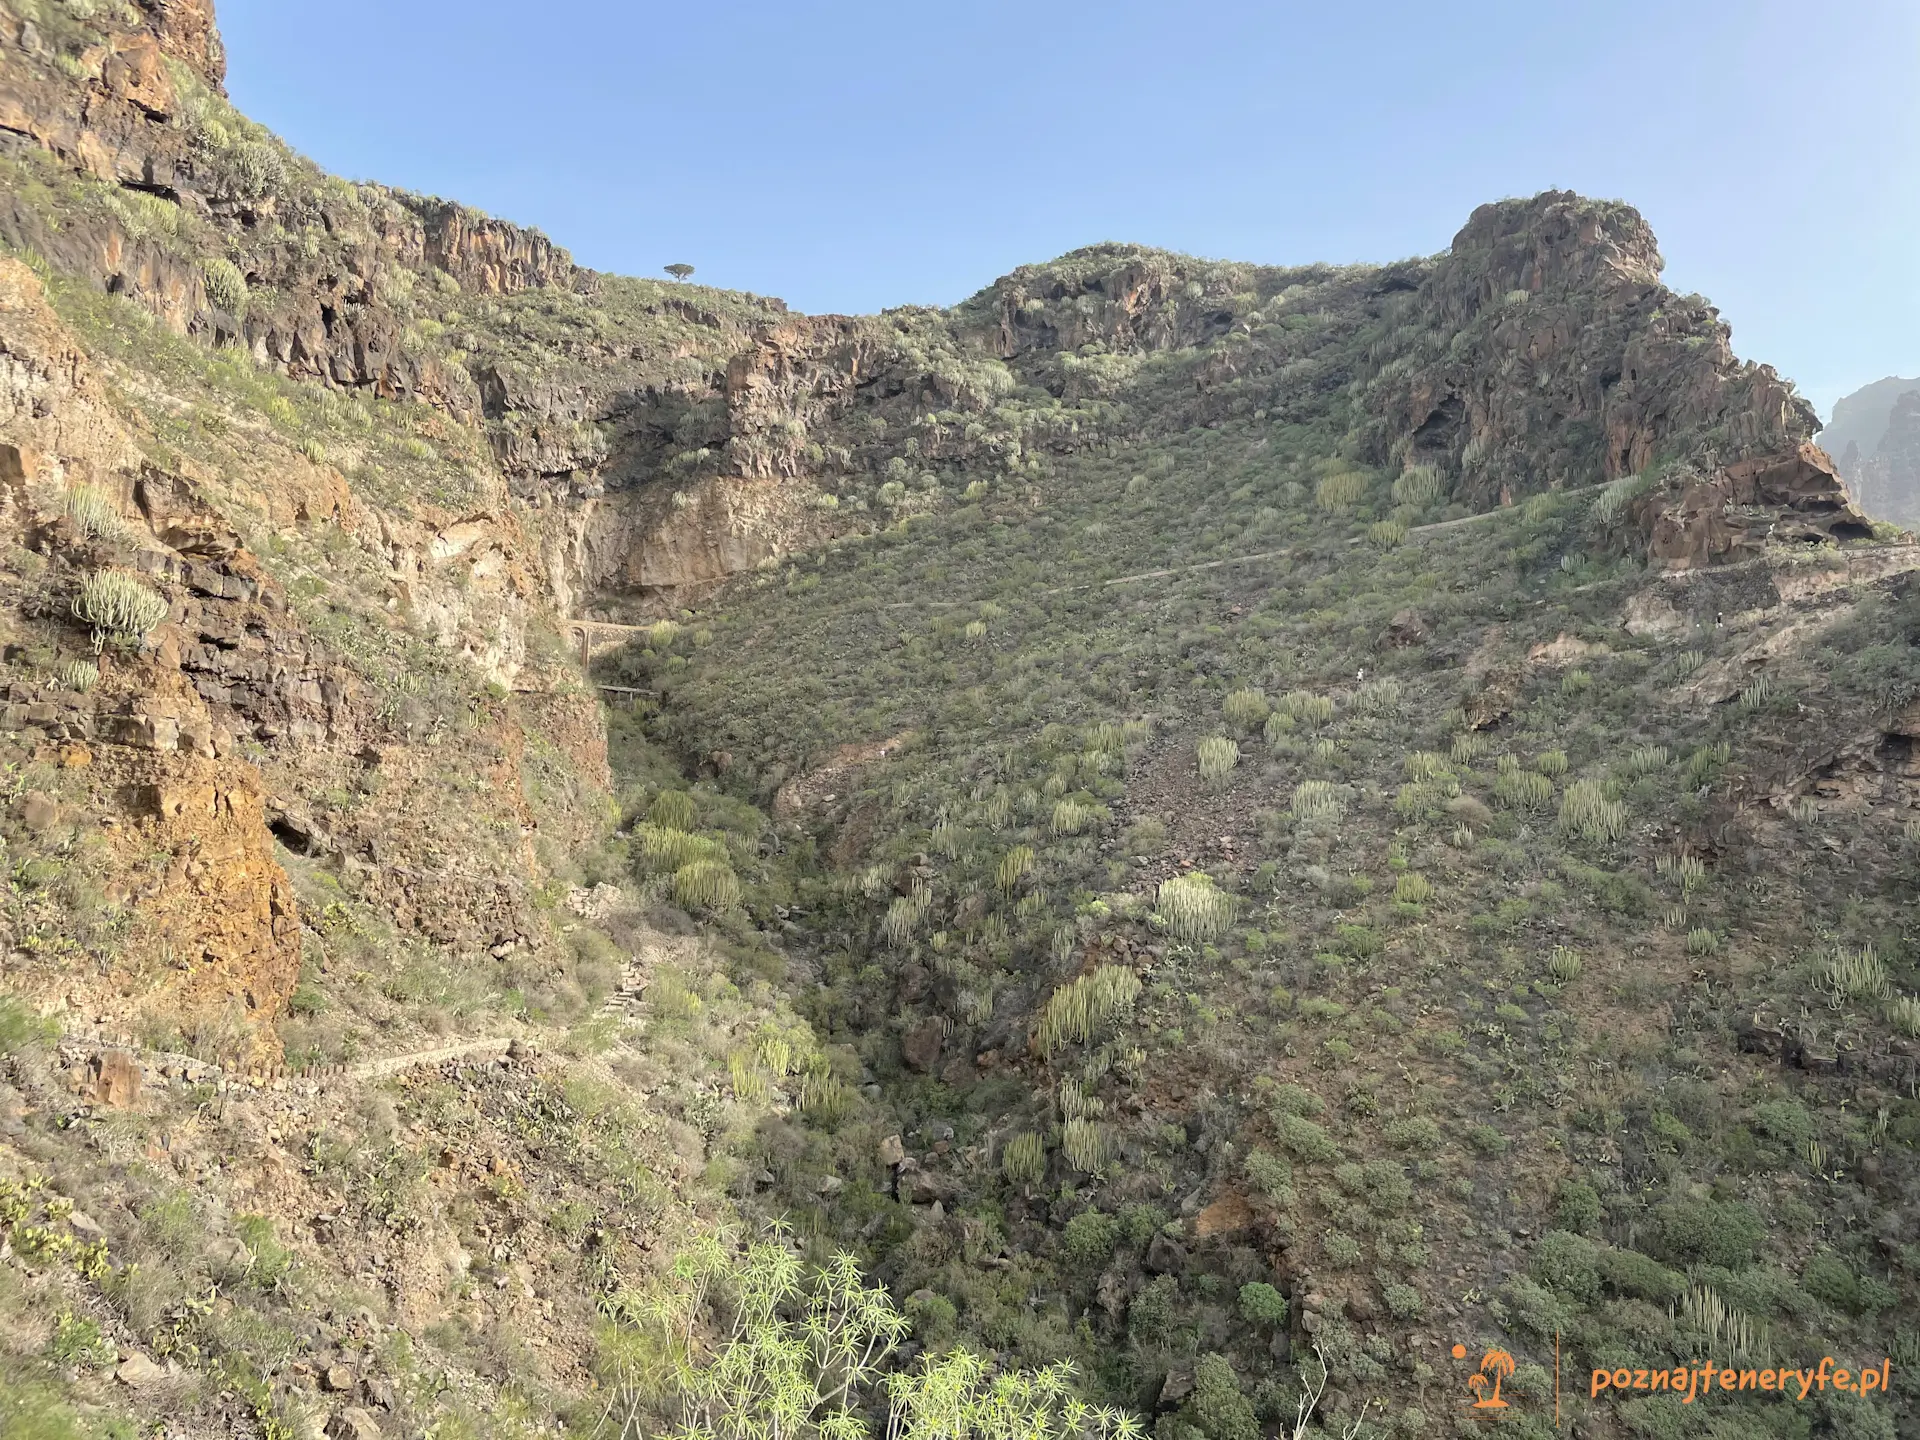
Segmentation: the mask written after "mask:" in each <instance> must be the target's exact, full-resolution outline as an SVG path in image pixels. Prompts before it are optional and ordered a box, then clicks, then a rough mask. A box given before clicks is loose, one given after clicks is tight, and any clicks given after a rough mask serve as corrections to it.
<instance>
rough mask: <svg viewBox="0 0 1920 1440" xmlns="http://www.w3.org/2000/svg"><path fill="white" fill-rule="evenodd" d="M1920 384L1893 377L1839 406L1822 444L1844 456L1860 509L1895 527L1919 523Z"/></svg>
mask: <svg viewBox="0 0 1920 1440" xmlns="http://www.w3.org/2000/svg"><path fill="white" fill-rule="evenodd" d="M1915 394H1920V380H1902V379H1900V378H1899V377H1898V376H1888V377H1887V378H1886V379H1884V380H1876V381H1874V382H1873V384H1871V385H1868V386H1865V387H1863V388H1862V389H1859V390H1856V391H1854V393H1853V394H1851V395H1847V396H1844V397H1842V398H1841V399H1840V400H1838V401H1836V402H1835V403H1834V407H1833V421H1832V423H1831V424H1829V425H1828V426H1827V428H1826V429H1825V430H1822V431H1821V432H1820V441H1821V443H1822V444H1823V445H1824V446H1825V447H1826V448H1827V449H1828V450H1829V451H1830V452H1831V453H1832V454H1834V455H1836V456H1838V457H1839V469H1840V473H1841V474H1842V475H1844V476H1845V477H1846V480H1847V483H1848V484H1849V485H1850V486H1851V487H1852V488H1853V491H1854V493H1855V494H1856V495H1857V496H1858V497H1859V501H1860V504H1861V507H1862V508H1863V509H1865V510H1866V511H1867V512H1868V513H1870V514H1873V515H1877V516H1879V517H1881V518H1882V519H1885V520H1890V521H1893V522H1895V523H1896V524H1900V525H1906V526H1912V525H1914V524H1915V523H1920V471H1916V470H1915V468H1914V466H1915V457H1914V454H1913V450H1914V437H1915V434H1916V422H1917V421H1920V408H1917V407H1920V402H1916V401H1915V400H1914V399H1913V398H1912V397H1913V396H1914V395H1915Z"/></svg>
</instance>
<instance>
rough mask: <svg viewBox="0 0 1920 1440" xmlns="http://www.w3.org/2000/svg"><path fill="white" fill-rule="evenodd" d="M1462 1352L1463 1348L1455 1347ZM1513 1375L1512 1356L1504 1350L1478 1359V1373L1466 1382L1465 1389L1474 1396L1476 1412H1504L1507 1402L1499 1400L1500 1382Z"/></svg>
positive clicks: (1488, 1352)
mask: <svg viewBox="0 0 1920 1440" xmlns="http://www.w3.org/2000/svg"><path fill="white" fill-rule="evenodd" d="M1454 1348H1455V1349H1456V1350H1464V1349H1465V1347H1464V1346H1455V1347H1454ZM1511 1374H1513V1356H1511V1355H1509V1354H1508V1353H1507V1352H1506V1351H1504V1350H1489V1351H1487V1353H1486V1354H1485V1355H1483V1356H1481V1357H1480V1373H1479V1374H1477V1375H1474V1376H1473V1377H1472V1378H1470V1379H1469V1380H1468V1381H1467V1389H1469V1390H1471V1391H1472V1392H1473V1394H1474V1401H1473V1408H1474V1409H1476V1410H1504V1409H1506V1408H1507V1402H1506V1401H1505V1400H1502V1399H1501V1398H1500V1382H1501V1381H1502V1380H1504V1379H1506V1378H1507V1376H1509V1375H1511ZM1489 1376H1491V1377H1492V1393H1491V1394H1489V1393H1488V1377H1489Z"/></svg>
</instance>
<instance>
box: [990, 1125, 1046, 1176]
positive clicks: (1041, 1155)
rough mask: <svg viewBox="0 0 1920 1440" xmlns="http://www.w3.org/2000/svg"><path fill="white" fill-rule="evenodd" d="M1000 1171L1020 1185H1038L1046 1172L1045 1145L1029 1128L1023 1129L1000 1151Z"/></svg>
mask: <svg viewBox="0 0 1920 1440" xmlns="http://www.w3.org/2000/svg"><path fill="white" fill-rule="evenodd" d="M1000 1173H1001V1174H1002V1175H1004V1176H1006V1177H1007V1180H1008V1181H1009V1182H1010V1183H1012V1184H1014V1185H1018V1186H1020V1187H1022V1188H1023V1189H1024V1188H1026V1187H1027V1186H1030V1185H1038V1184H1039V1183H1040V1180H1041V1177H1042V1176H1044V1175H1045V1174H1046V1173H1047V1147H1046V1145H1045V1143H1044V1142H1043V1141H1042V1140H1041V1139H1040V1137H1039V1136H1038V1135H1036V1134H1034V1133H1033V1132H1032V1131H1031V1130H1023V1131H1022V1132H1021V1133H1020V1134H1018V1135H1016V1136H1014V1137H1013V1138H1012V1139H1011V1140H1009V1141H1007V1143H1006V1146H1005V1148H1004V1149H1002V1150H1001V1152H1000Z"/></svg>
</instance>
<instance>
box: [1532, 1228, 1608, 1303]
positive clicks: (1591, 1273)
mask: <svg viewBox="0 0 1920 1440" xmlns="http://www.w3.org/2000/svg"><path fill="white" fill-rule="evenodd" d="M1527 1273H1528V1274H1530V1275H1532V1276H1533V1278H1534V1279H1536V1280H1538V1281H1539V1282H1540V1283H1541V1284H1542V1285H1545V1286H1546V1287H1547V1288H1548V1289H1550V1290H1552V1291H1553V1292H1554V1293H1555V1294H1557V1295H1565V1296H1568V1297H1570V1298H1572V1299H1574V1300H1578V1301H1579V1302H1580V1303H1581V1304H1583V1305H1584V1304H1586V1303H1587V1302H1588V1301H1590V1300H1592V1299H1593V1298H1594V1296H1596V1295H1598V1294H1599V1293H1600V1247H1599V1246H1597V1245H1595V1244H1594V1243H1593V1242H1592V1241H1591V1240H1588V1239H1585V1238H1584V1237H1582V1236H1579V1235H1575V1234H1573V1233H1571V1232H1569V1231H1566V1230H1549V1231H1548V1232H1547V1233H1546V1234H1545V1235H1542V1236H1541V1237H1540V1243H1539V1244H1538V1245H1536V1246H1534V1248H1533V1255H1532V1256H1531V1258H1530V1259H1529V1260H1528V1262H1527Z"/></svg>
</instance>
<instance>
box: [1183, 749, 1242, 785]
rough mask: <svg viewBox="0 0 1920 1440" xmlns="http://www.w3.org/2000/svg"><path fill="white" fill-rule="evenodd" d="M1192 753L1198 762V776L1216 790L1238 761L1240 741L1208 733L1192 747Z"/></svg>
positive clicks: (1223, 783)
mask: <svg viewBox="0 0 1920 1440" xmlns="http://www.w3.org/2000/svg"><path fill="white" fill-rule="evenodd" d="M1194 754H1195V756H1196V757H1197V758H1198V760H1199V762H1200V778H1201V779H1202V780H1203V781H1205V782H1206V783H1207V784H1208V785H1209V786H1210V787H1212V788H1213V789H1216V790H1217V789H1220V788H1221V787H1223V786H1224V785H1225V784H1226V783H1227V776H1229V775H1231V774H1232V773H1233V767H1234V766H1236V765H1238V764H1239V763H1240V742H1239V741H1237V740H1229V739H1228V738H1227V737H1226V736H1224V735H1209V736H1208V737H1207V738H1206V739H1204V740H1202V741H1201V742H1200V743H1199V744H1198V745H1196V746H1195V747H1194Z"/></svg>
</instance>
